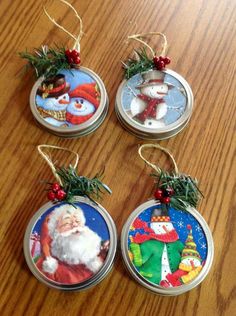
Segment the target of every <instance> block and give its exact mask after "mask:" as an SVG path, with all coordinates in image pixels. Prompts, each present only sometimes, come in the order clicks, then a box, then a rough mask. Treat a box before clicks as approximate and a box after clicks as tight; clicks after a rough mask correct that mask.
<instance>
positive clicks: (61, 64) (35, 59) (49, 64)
mask: <svg viewBox="0 0 236 316" xmlns="http://www.w3.org/2000/svg"><path fill="white" fill-rule="evenodd" d="M65 52H66V51H65V48H64V47H56V48H48V47H47V46H42V47H41V48H40V49H36V50H35V53H34V54H31V53H28V52H27V51H26V52H21V53H19V55H20V57H21V58H23V59H26V60H27V61H28V64H27V65H26V67H29V66H31V67H33V69H34V70H35V74H36V77H37V78H39V77H41V76H44V77H45V79H47V78H49V77H53V76H55V75H56V74H57V73H58V71H59V70H62V69H71V68H72V65H71V64H69V63H68V60H67V58H66V54H65Z"/></svg>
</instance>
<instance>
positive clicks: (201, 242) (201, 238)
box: [128, 205, 207, 260]
mask: <svg viewBox="0 0 236 316" xmlns="http://www.w3.org/2000/svg"><path fill="white" fill-rule="evenodd" d="M156 208H160V205H154V206H152V207H149V208H147V209H146V210H144V211H143V212H142V213H140V214H139V216H138V218H139V219H141V220H142V221H144V222H146V223H147V224H148V226H149V227H150V222H151V215H152V212H153V210H154V209H156ZM169 216H170V220H171V222H172V224H173V226H174V228H175V229H176V231H177V233H178V235H179V239H180V241H182V243H183V244H185V241H186V239H187V236H188V232H189V230H188V229H187V225H188V224H190V225H191V226H192V232H193V239H194V242H195V243H196V245H197V251H198V252H199V254H200V256H201V258H202V260H206V257H207V240H206V236H205V233H204V231H203V229H202V227H201V226H200V224H199V222H198V221H197V220H196V219H195V218H194V217H193V216H192V215H191V214H190V213H188V212H184V211H180V210H176V209H174V208H172V207H170V208H169ZM137 232H139V233H140V234H143V233H144V230H143V229H136V230H132V231H130V232H129V236H134V235H135V234H136V233H137ZM129 243H130V241H129V240H128V244H129Z"/></svg>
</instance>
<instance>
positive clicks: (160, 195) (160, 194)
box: [154, 189, 163, 200]
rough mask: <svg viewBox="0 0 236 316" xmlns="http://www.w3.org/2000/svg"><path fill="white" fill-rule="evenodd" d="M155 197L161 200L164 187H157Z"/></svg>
mask: <svg viewBox="0 0 236 316" xmlns="http://www.w3.org/2000/svg"><path fill="white" fill-rule="evenodd" d="M154 196H155V199H157V200H160V199H161V198H162V197H163V191H162V189H157V190H156V191H155V193H154Z"/></svg>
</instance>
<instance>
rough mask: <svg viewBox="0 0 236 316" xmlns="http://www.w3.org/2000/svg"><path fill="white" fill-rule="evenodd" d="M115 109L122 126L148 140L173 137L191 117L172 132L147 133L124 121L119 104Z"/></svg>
mask: <svg viewBox="0 0 236 316" xmlns="http://www.w3.org/2000/svg"><path fill="white" fill-rule="evenodd" d="M115 111H116V116H117V118H118V120H119V122H120V124H121V126H122V127H123V128H124V129H125V130H126V131H128V132H129V133H130V134H132V135H134V136H136V137H139V138H141V139H146V140H163V139H168V138H170V137H173V136H175V135H177V134H179V133H180V132H181V131H182V130H183V129H184V128H185V127H186V126H187V125H188V122H189V120H190V117H189V118H188V119H187V121H186V122H185V123H184V124H183V125H181V126H180V127H179V128H178V129H176V130H174V131H172V132H171V133H169V132H167V133H165V134H164V133H163V134H162V135H158V134H146V133H141V132H140V131H138V130H135V129H133V128H131V126H129V125H126V122H125V121H122V118H121V116H120V114H119V112H118V111H117V106H115Z"/></svg>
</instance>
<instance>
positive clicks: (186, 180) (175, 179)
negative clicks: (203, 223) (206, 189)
mask: <svg viewBox="0 0 236 316" xmlns="http://www.w3.org/2000/svg"><path fill="white" fill-rule="evenodd" d="M151 176H153V177H154V178H155V179H156V186H157V188H160V189H163V190H166V189H168V188H172V189H173V191H174V194H173V196H171V199H170V206H172V207H173V208H175V209H180V210H186V209H187V208H188V207H189V206H191V207H194V208H196V206H197V204H198V202H199V200H200V199H201V198H202V197H203V194H202V193H201V191H200V190H199V188H198V182H197V179H192V178H191V177H190V176H188V175H185V174H174V173H173V174H170V173H168V172H164V171H162V172H161V174H151Z"/></svg>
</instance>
